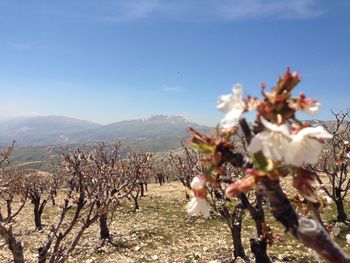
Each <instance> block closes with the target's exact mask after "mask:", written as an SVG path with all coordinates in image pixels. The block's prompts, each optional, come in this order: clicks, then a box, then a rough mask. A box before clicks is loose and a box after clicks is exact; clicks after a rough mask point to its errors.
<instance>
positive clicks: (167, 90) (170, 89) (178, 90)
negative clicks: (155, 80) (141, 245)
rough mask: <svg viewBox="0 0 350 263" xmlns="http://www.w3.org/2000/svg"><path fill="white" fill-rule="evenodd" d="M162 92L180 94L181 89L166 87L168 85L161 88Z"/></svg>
mask: <svg viewBox="0 0 350 263" xmlns="http://www.w3.org/2000/svg"><path fill="white" fill-rule="evenodd" d="M162 91H165V92H182V91H183V88H182V87H179V86H168V85H164V86H163V87H162Z"/></svg>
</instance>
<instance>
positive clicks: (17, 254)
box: [0, 222, 24, 263]
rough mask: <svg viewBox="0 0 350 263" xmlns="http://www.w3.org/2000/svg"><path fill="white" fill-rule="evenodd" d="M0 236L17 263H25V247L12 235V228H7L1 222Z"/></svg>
mask: <svg viewBox="0 0 350 263" xmlns="http://www.w3.org/2000/svg"><path fill="white" fill-rule="evenodd" d="M0 236H1V237H2V238H3V239H4V240H5V242H6V244H7V245H8V247H9V249H10V251H11V253H12V256H13V261H14V262H15V263H24V256H23V247H22V244H21V242H20V241H17V240H16V238H15V237H14V235H13V233H12V227H11V226H5V225H4V224H3V223H1V222H0Z"/></svg>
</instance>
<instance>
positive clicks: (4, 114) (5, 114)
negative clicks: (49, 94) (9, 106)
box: [0, 110, 46, 120]
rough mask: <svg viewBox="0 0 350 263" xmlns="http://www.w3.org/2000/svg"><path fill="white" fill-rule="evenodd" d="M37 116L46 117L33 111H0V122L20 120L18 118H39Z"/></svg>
mask: <svg viewBox="0 0 350 263" xmlns="http://www.w3.org/2000/svg"><path fill="white" fill-rule="evenodd" d="M39 116H46V115H45V114H42V113H39V112H34V111H28V112H9V111H6V110H1V111H0V120H8V119H14V118H20V117H39Z"/></svg>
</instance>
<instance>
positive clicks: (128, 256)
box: [0, 183, 350, 263]
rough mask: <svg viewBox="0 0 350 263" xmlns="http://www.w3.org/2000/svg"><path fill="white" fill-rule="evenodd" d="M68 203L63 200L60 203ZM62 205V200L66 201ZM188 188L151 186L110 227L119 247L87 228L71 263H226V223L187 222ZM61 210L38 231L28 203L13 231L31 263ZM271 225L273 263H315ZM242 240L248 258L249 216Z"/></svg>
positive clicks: (50, 211)
mask: <svg viewBox="0 0 350 263" xmlns="http://www.w3.org/2000/svg"><path fill="white" fill-rule="evenodd" d="M62 198H63V195H62V196H60V198H59V199H58V201H60V199H62ZM61 201H62V200H61ZM185 204H186V200H185V198H184V189H183V188H182V186H181V185H180V184H179V183H170V184H165V185H164V186H162V187H160V186H158V185H155V184H151V185H149V190H148V191H147V192H146V196H145V197H144V198H142V199H141V202H140V207H141V209H140V210H139V211H137V212H136V213H133V212H131V210H132V208H131V207H129V204H126V205H125V206H123V207H120V208H119V209H118V211H117V212H116V214H115V216H114V220H113V221H112V222H110V231H111V234H112V235H113V243H114V245H110V244H108V245H105V246H101V242H100V241H99V229H98V224H95V225H93V226H92V227H90V228H89V229H87V231H86V233H85V235H84V237H83V239H82V240H81V242H80V243H79V244H78V246H77V248H76V250H75V251H74V253H73V255H72V256H71V258H70V260H69V262H90V263H92V262H107V263H108V262H135V263H137V262H139V263H141V262H165V263H166V262H188V263H190V262H191V263H194V262H222V261H223V259H225V258H227V257H229V256H230V254H231V244H232V243H231V236H230V233H229V231H228V227H227V226H226V224H225V222H224V221H223V220H222V219H220V218H218V217H213V218H210V219H207V220H204V219H202V218H200V217H188V216H187V215H186V212H185V208H184V205H185ZM58 212H59V209H58V207H52V205H51V203H49V204H48V205H47V209H46V210H45V211H44V214H43V223H44V224H45V227H44V230H43V231H41V232H35V231H34V225H33V219H32V206H31V205H30V204H29V203H28V204H27V205H26V207H25V209H24V211H22V213H21V214H20V215H19V217H18V219H17V221H16V222H15V224H14V226H13V227H14V232H15V234H16V236H17V237H18V238H19V239H21V241H22V242H23V245H24V247H25V257H26V261H27V262H36V259H37V248H38V247H39V246H40V245H41V244H42V242H43V241H44V240H45V238H46V233H47V232H48V230H49V226H50V225H51V224H52V223H53V222H54V219H55V217H56V216H57V215H58ZM326 212H327V214H326V217H327V218H332V217H333V218H334V212H335V210H334V209H332V210H327V211H326ZM267 215H268V216H267V220H268V222H269V224H270V226H271V227H272V228H273V230H274V234H275V235H278V236H280V237H281V238H282V242H279V241H276V242H275V244H274V245H273V246H272V247H270V248H269V255H270V256H272V257H273V258H274V259H275V261H274V262H313V261H311V258H310V256H309V253H308V252H307V249H305V248H304V247H303V246H302V245H301V244H299V243H298V242H296V241H295V240H294V239H293V238H292V237H291V235H290V234H285V233H284V229H283V228H282V227H281V225H280V224H279V223H278V222H276V221H275V220H274V219H272V218H271V217H270V216H269V214H268V213H267ZM349 232H350V229H347V228H346V227H344V228H342V231H341V233H340V235H339V237H338V238H337V239H336V240H337V242H338V243H339V244H340V245H341V246H342V247H344V248H345V250H346V251H347V252H350V247H349V245H347V244H346V242H345V236H346V234H347V233H349ZM242 236H243V241H244V244H245V247H246V252H247V254H249V255H250V252H249V238H250V237H254V236H255V227H254V225H253V222H252V221H251V220H250V219H249V215H248V214H246V215H245V219H244V223H243V233H242ZM0 262H11V255H10V253H9V251H8V250H7V249H6V248H2V249H1V252H0Z"/></svg>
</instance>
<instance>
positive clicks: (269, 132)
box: [188, 69, 332, 216]
mask: <svg viewBox="0 0 350 263" xmlns="http://www.w3.org/2000/svg"><path fill="white" fill-rule="evenodd" d="M299 82H300V78H299V75H298V74H297V73H292V72H291V71H290V70H289V69H287V71H286V73H285V74H284V76H282V77H280V78H279V80H278V82H277V85H276V86H275V87H273V88H272V89H271V91H270V92H267V91H266V90H265V88H266V87H265V85H262V95H263V98H262V99H258V98H256V97H254V98H253V97H251V96H248V97H246V98H244V97H243V87H242V85H241V84H235V85H234V86H233V88H232V93H231V94H227V95H222V96H220V97H219V98H218V100H217V108H218V110H220V111H223V112H225V113H226V114H225V116H224V118H223V119H222V120H221V121H220V123H219V125H218V129H217V134H216V136H214V137H209V136H206V135H203V134H201V133H199V132H197V131H194V130H193V129H192V130H191V133H192V139H191V141H190V142H191V144H192V145H193V146H194V147H196V148H197V149H199V151H201V152H202V153H205V154H207V158H205V159H203V160H202V161H203V163H205V164H207V165H209V168H208V169H207V171H208V173H207V174H205V176H202V175H201V176H200V177H198V178H202V179H201V180H200V179H198V178H194V182H193V186H191V187H192V189H193V192H194V197H193V199H192V200H191V202H190V204H189V208H188V212H189V214H194V213H196V212H200V213H202V214H203V215H204V214H205V215H206V216H207V215H208V209H207V206H206V205H205V204H204V202H206V201H205V200H206V199H205V196H203V194H205V193H206V192H205V181H208V182H213V181H215V180H216V177H217V176H219V175H220V173H221V170H220V169H221V168H220V166H221V165H222V164H223V163H224V162H225V154H226V153H227V152H231V153H232V150H234V145H233V144H232V143H231V141H230V140H231V138H232V136H234V135H236V134H237V133H238V132H239V128H238V127H239V126H240V125H241V121H242V120H244V117H243V116H244V113H246V112H249V111H255V112H256V119H255V121H254V124H253V128H249V129H250V130H252V132H253V134H251V138H250V139H249V140H248V143H249V144H248V147H247V152H248V154H249V155H250V158H251V161H252V164H253V165H252V167H250V168H249V169H245V174H246V176H245V177H244V178H243V179H242V180H238V181H236V182H234V183H232V184H230V185H229V186H228V187H227V189H226V195H227V196H228V197H233V196H235V195H237V194H238V193H240V192H245V191H248V190H250V189H252V188H253V187H254V186H255V185H256V183H258V181H259V180H260V179H261V178H262V177H264V176H268V177H269V178H270V179H277V178H278V177H279V176H284V175H286V174H284V172H281V169H280V168H281V167H282V166H283V165H289V166H290V167H291V168H292V170H293V171H294V172H295V175H293V185H294V187H295V188H297V189H298V190H299V192H300V193H301V194H302V195H303V196H304V197H306V198H308V199H309V200H311V201H314V200H315V198H314V196H315V195H314V194H313V189H312V187H311V183H312V181H313V180H314V177H313V174H312V173H310V172H309V171H307V170H306V169H304V168H302V167H303V165H304V164H305V163H315V162H317V161H318V157H319V154H320V153H321V150H322V145H323V144H324V142H325V140H327V139H331V138H332V134H330V133H329V132H328V131H327V130H326V129H325V128H324V127H323V126H316V127H312V126H311V125H310V124H308V123H307V122H302V121H300V120H298V119H297V118H296V112H297V111H301V112H304V113H307V114H315V113H316V112H317V111H318V110H319V108H320V103H318V102H317V101H316V100H314V99H310V98H308V97H306V96H305V95H304V94H299V95H298V96H292V90H293V88H294V87H295V86H296V85H297V84H298V83H299ZM203 178H204V179H203ZM198 180H200V182H201V184H200V185H199V186H198V182H197V181H198ZM195 182H197V183H195ZM198 189H200V191H199V193H200V194H198Z"/></svg>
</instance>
